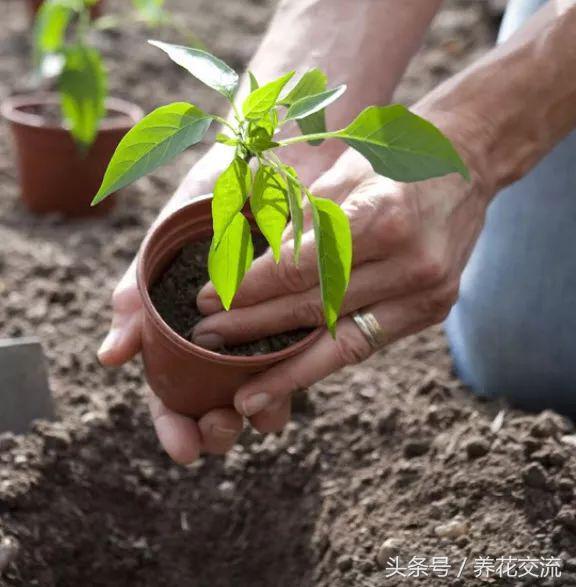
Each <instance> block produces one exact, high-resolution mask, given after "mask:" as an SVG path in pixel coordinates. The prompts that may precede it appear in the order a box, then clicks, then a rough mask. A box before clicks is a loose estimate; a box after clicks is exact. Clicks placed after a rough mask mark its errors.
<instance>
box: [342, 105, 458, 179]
mask: <svg viewBox="0 0 576 587" xmlns="http://www.w3.org/2000/svg"><path fill="white" fill-rule="evenodd" d="M336 136H338V137H340V138H342V139H344V141H345V142H346V143H347V144H348V145H350V146H351V147H352V148H354V149H356V150H357V151H359V152H360V153H362V155H364V157H366V159H368V161H370V163H371V164H372V167H373V168H374V171H376V172H377V173H379V174H380V175H384V176H386V177H390V178H391V179H394V180H397V181H405V182H410V181H420V180H423V179H428V178H431V177H439V176H441V175H446V174H447V173H452V172H454V171H456V172H458V173H460V175H462V176H463V177H464V178H465V179H469V173H468V170H467V168H466V165H465V164H464V162H463V161H462V159H461V158H460V156H459V155H458V153H457V152H456V150H455V149H454V147H453V146H452V143H451V142H450V141H449V140H448V139H447V138H446V137H445V136H444V135H443V134H442V133H441V132H440V131H439V130H438V129H437V128H436V127H435V126H434V125H433V124H431V123H430V122H428V121H427V120H424V119H423V118H420V117H419V116H416V114H413V113H412V112H410V111H409V110H408V109H407V108H405V107H404V106H401V105H399V104H397V105H393V106H386V107H378V106H371V107H369V108H367V109H366V110H364V111H363V112H362V113H360V115H359V116H358V118H356V120H354V121H353V122H352V123H351V124H350V125H349V126H348V127H347V128H345V129H343V130H341V131H338V132H337V133H336Z"/></svg>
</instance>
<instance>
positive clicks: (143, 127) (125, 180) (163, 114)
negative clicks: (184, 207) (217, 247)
mask: <svg viewBox="0 0 576 587" xmlns="http://www.w3.org/2000/svg"><path fill="white" fill-rule="evenodd" d="M211 122H212V118H211V117H210V116H209V115H208V114H205V113H204V112H202V110H200V109H199V108H197V107H196V106H193V105H192V104H187V103H186V102H175V103H173V104H168V105H167V106H161V107H160V108H157V109H156V110H154V111H153V112H151V113H150V114H148V115H147V116H145V117H144V118H143V119H142V120H141V121H140V122H138V123H137V124H136V125H135V126H134V127H133V128H132V129H131V130H130V131H129V132H128V133H127V134H126V136H125V137H124V138H123V139H122V140H121V141H120V144H119V145H118V147H117V148H116V151H115V153H114V155H113V156H112V160H111V161H110V164H109V165H108V169H107V170H106V174H105V175H104V180H103V181H102V185H101V186H100V190H99V191H98V193H97V194H96V196H95V197H94V200H93V201H92V205H93V206H94V205H95V204H97V203H98V202H100V201H102V200H103V199H104V198H105V197H106V196H109V195H110V194H111V193H113V192H115V191H117V190H119V189H120V188H123V187H124V186H127V185H128V184H129V183H132V182H133V181H136V180H137V179H140V178H141V177H143V176H144V175H146V174H147V173H150V172H151V171H154V170H155V169H157V168H158V167H160V166H161V165H163V164H164V163H167V162H168V161H170V160H171V159H173V158H174V157H176V155H179V154H180V153H182V151H184V150H185V149H187V148H188V147H190V146H192V145H195V144H196V143H198V142H200V141H201V140H202V137H203V136H204V135H205V134H206V131H207V130H208V127H209V126H210V123H211Z"/></svg>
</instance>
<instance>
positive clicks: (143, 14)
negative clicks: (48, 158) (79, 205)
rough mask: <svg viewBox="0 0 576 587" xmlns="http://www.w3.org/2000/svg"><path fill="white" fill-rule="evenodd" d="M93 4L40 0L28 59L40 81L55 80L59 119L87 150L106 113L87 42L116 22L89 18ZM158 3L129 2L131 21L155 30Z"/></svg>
mask: <svg viewBox="0 0 576 587" xmlns="http://www.w3.org/2000/svg"><path fill="white" fill-rule="evenodd" d="M97 2H98V0H45V1H44V2H43V4H42V6H41V8H40V10H39V11H38V15H37V17H36V21H35V23H34V61H35V66H36V69H37V72H38V73H39V75H40V76H41V77H48V78H52V77H56V78H57V79H58V82H57V85H58V92H59V95H60V104H61V110H62V117H63V120H64V121H65V123H66V124H67V126H68V127H69V129H70V132H71V134H72V136H73V137H74V139H75V140H76V142H77V143H78V145H79V146H80V147H82V148H84V149H86V148H88V147H89V146H90V145H91V144H92V142H93V141H94V138H95V137H96V133H97V131H98V126H99V124H100V121H101V120H102V118H103V117H104V115H105V113H106V107H105V104H106V96H107V85H108V84H107V75H106V69H105V67H104V63H103V60H102V55H101V54H100V52H99V51H98V49H97V48H95V47H94V46H92V45H91V43H90V33H91V32H92V31H93V30H97V29H102V28H110V27H112V26H117V25H118V24H120V22H121V21H120V20H119V19H115V18H113V17H110V16H103V17H101V18H98V19H95V20H92V19H91V17H90V9H91V8H92V6H94V5H95V4H96V3H97ZM163 4H164V0H133V6H134V9H135V14H134V15H131V18H132V19H137V20H141V21H144V22H145V23H147V24H148V25H150V26H156V25H158V24H160V23H162V22H164V21H165V20H166V19H167V16H166V14H165V12H164V11H163V9H162V8H163Z"/></svg>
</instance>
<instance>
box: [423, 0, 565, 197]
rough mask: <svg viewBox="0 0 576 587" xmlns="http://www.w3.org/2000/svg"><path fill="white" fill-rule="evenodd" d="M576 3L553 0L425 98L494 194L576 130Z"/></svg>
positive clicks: (427, 109)
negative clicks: (504, 40) (482, 56)
mask: <svg viewBox="0 0 576 587" xmlns="http://www.w3.org/2000/svg"><path fill="white" fill-rule="evenodd" d="M575 31H576V1H575V0H568V1H564V2H562V1H560V0H555V1H553V0H551V1H550V2H549V4H548V5H547V6H545V7H544V8H543V9H542V10H540V11H539V12H538V13H537V14H536V15H535V16H534V17H533V18H532V19H531V20H530V21H529V22H528V23H527V25H526V26H525V27H524V28H523V29H521V30H520V31H518V33H516V34H515V35H514V36H512V37H511V38H510V40H509V41H507V42H506V43H503V44H502V45H500V46H499V47H497V48H495V49H494V50H492V51H491V52H490V53H488V54H487V55H486V56H485V57H484V58H482V59H481V60H479V61H478V62H477V63H476V64H474V65H473V66H471V67H470V68H468V69H466V70H465V71H463V72H462V73H461V74H459V75H457V76H455V77H454V78H452V79H451V80H449V81H447V82H446V83H444V84H442V85H441V86H439V87H438V88H437V89H436V90H434V91H433V92H431V93H430V94H429V95H427V96H426V97H425V98H424V99H423V100H422V101H421V102H420V103H419V104H417V105H416V107H415V109H416V111H418V112H420V113H421V114H422V115H424V116H427V117H428V118H430V119H431V120H432V121H433V122H436V123H437V124H439V125H440V126H441V128H442V129H443V130H444V131H445V132H446V133H447V134H448V135H449V136H454V138H455V139H456V142H457V143H458V144H459V146H460V147H461V148H462V149H463V152H464V155H465V156H467V159H468V163H469V164H470V165H471V167H472V168H473V169H474V170H476V171H477V172H478V174H479V175H480V176H482V179H483V180H484V182H487V183H488V184H489V188H490V189H489V190H488V192H490V193H494V192H496V191H497V190H499V189H501V188H502V187H504V186H506V185H508V184H510V183H512V182H513V181H515V180H517V179H519V178H520V177H522V176H523V175H525V174H526V173H527V172H528V171H529V170H530V169H531V168H532V167H533V166H534V165H535V164H536V163H537V162H538V161H539V160H540V159H541V158H542V157H543V156H544V155H546V154H547V153H548V152H549V151H550V149H551V148H552V147H553V146H554V145H555V144H556V143H557V142H558V141H560V140H561V139H562V138H563V137H564V136H565V135H566V134H568V133H569V132H570V130H572V129H573V128H575V127H576V74H575V72H576V34H575Z"/></svg>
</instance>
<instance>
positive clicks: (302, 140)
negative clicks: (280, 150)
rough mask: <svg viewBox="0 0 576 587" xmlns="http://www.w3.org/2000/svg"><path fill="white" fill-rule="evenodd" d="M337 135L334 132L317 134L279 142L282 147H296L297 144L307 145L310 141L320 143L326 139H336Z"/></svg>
mask: <svg viewBox="0 0 576 587" xmlns="http://www.w3.org/2000/svg"><path fill="white" fill-rule="evenodd" d="M334 136H335V133H333V132H317V133H314V134H311V135H299V136H297V137H291V138H289V139H285V140H283V141H279V144H280V146H281V147H287V146H288V145H295V144H296V143H307V142H308V141H320V140H324V139H330V138H334Z"/></svg>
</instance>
